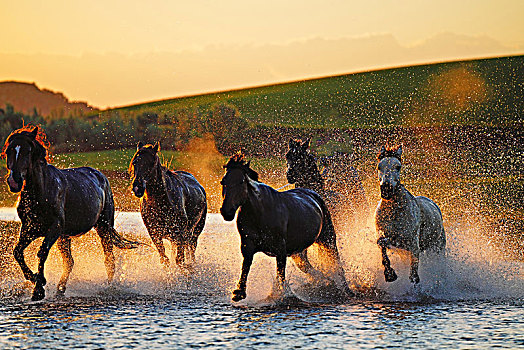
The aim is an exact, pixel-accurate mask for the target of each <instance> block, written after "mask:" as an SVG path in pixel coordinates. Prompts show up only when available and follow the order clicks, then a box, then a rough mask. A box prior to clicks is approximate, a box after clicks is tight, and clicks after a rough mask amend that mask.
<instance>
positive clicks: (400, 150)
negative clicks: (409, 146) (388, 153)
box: [395, 145, 402, 159]
mask: <svg viewBox="0 0 524 350" xmlns="http://www.w3.org/2000/svg"><path fill="white" fill-rule="evenodd" d="M395 155H396V156H397V157H398V159H400V157H401V156H402V145H400V146H398V148H397V150H396V151H395Z"/></svg>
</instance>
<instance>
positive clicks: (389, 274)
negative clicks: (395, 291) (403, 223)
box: [377, 237, 397, 282]
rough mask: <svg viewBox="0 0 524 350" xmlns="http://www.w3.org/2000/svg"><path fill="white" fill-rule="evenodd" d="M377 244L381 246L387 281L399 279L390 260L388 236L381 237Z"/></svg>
mask: <svg viewBox="0 0 524 350" xmlns="http://www.w3.org/2000/svg"><path fill="white" fill-rule="evenodd" d="M377 244H378V245H379V246H380V248H381V251H382V265H384V277H385V279H386V282H393V281H395V280H396V279H397V274H396V273H395V270H393V268H392V267H391V262H390V261H389V257H388V251H387V248H388V246H389V240H388V239H387V238H386V237H380V238H379V239H378V241H377Z"/></svg>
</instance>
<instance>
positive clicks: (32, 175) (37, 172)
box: [23, 162, 49, 202]
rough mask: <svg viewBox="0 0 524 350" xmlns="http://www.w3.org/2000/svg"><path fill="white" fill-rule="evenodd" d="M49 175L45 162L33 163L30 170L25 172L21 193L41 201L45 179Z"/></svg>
mask: <svg viewBox="0 0 524 350" xmlns="http://www.w3.org/2000/svg"><path fill="white" fill-rule="evenodd" d="M47 177H49V169H48V166H47V163H44V164H41V163H39V162H36V163H33V165H32V166H31V171H29V172H28V173H27V176H26V179H25V186H24V190H23V193H24V194H25V195H26V196H28V197H29V198H32V199H36V200H37V201H38V202H42V201H41V199H43V196H44V193H45V179H46V178H47Z"/></svg>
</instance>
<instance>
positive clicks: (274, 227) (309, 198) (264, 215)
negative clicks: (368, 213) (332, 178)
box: [237, 183, 323, 256]
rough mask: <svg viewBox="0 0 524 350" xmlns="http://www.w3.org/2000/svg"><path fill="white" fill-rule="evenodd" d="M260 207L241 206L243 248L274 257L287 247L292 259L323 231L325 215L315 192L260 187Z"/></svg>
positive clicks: (300, 189)
mask: <svg viewBox="0 0 524 350" xmlns="http://www.w3.org/2000/svg"><path fill="white" fill-rule="evenodd" d="M257 191H258V194H257V197H258V199H257V204H256V205H254V206H247V205H245V206H242V207H241V209H240V211H239V213H238V218H237V228H238V231H239V233H240V236H241V240H242V242H243V243H242V244H243V245H244V244H248V243H247V242H249V244H248V245H254V246H255V250H256V251H262V252H264V253H266V254H267V255H269V256H274V255H275V254H276V253H277V252H278V251H279V249H280V248H281V247H285V249H286V254H287V255H288V256H289V255H291V254H295V253H298V252H301V251H303V250H304V249H306V248H307V247H309V246H310V245H311V244H313V243H314V242H315V240H316V239H317V237H318V236H319V234H320V232H321V228H322V218H323V212H322V208H321V206H320V205H319V203H318V201H317V198H320V196H319V195H318V194H316V192H314V191H312V190H309V189H306V188H296V189H292V190H289V191H284V192H278V191H276V190H274V189H273V188H271V187H269V186H267V185H265V184H262V183H260V184H259V185H258V190H257Z"/></svg>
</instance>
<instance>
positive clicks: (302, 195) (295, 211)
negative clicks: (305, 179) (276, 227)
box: [275, 188, 327, 254]
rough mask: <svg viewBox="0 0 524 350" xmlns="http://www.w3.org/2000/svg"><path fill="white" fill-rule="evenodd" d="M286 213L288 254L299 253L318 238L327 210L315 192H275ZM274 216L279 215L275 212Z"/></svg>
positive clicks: (293, 190) (304, 190)
mask: <svg viewBox="0 0 524 350" xmlns="http://www.w3.org/2000/svg"><path fill="white" fill-rule="evenodd" d="M277 193H278V196H279V197H281V201H282V203H283V207H284V208H285V210H284V211H285V212H286V213H287V215H286V216H285V217H286V219H287V220H286V223H285V224H286V227H285V239H286V249H287V252H288V254H293V253H296V252H300V251H302V250H304V249H305V248H307V247H309V246H310V245H311V244H313V243H314V242H315V241H316V240H317V239H318V237H319V235H320V233H321V231H322V227H323V224H324V217H325V215H326V212H325V211H327V209H326V206H325V204H324V201H323V200H322V197H321V196H320V195H319V194H318V193H317V192H315V191H313V190H310V189H306V188H296V189H292V190H289V191H285V192H277ZM279 211H280V210H279ZM275 215H280V213H278V212H276V213H275Z"/></svg>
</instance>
